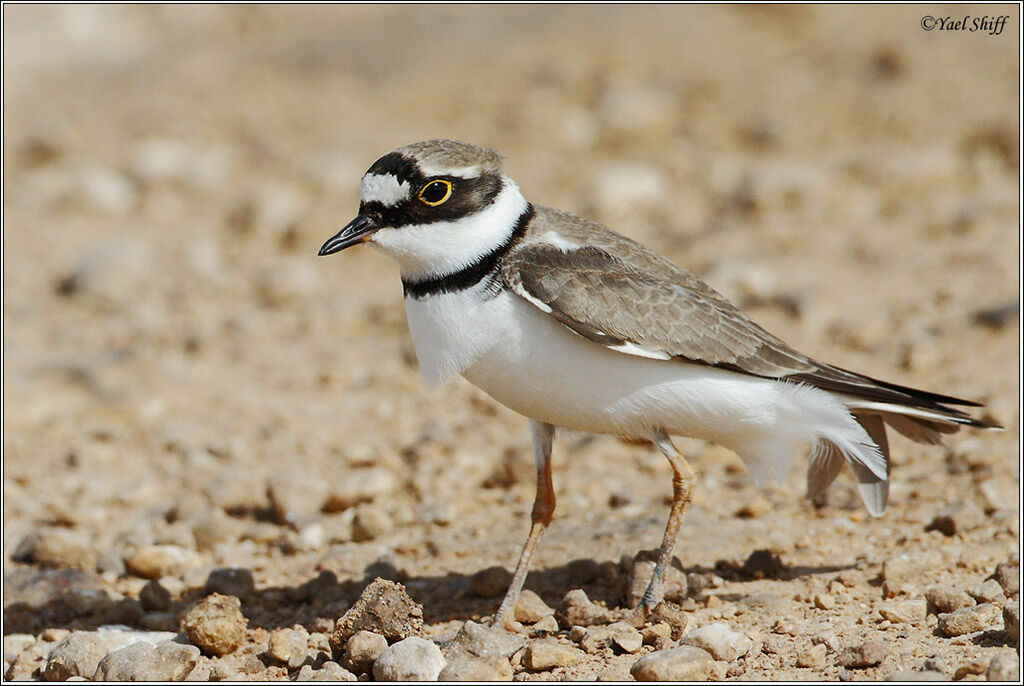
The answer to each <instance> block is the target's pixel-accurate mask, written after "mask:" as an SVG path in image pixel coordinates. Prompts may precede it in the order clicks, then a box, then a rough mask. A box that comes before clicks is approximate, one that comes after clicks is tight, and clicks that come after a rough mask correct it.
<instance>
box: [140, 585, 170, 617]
mask: <svg viewBox="0 0 1024 686" xmlns="http://www.w3.org/2000/svg"><path fill="white" fill-rule="evenodd" d="M171 601H172V598H171V592H170V591H168V590H167V588H165V587H164V586H162V585H161V583H160V581H158V580H156V579H152V580H150V581H147V582H146V585H145V586H143V587H142V590H141V591H139V604H140V605H142V609H143V610H166V609H167V608H169V607H170V606H171Z"/></svg>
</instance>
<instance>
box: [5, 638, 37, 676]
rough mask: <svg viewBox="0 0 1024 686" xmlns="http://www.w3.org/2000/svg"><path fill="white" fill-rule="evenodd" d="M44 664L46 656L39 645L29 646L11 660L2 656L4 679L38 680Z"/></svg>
mask: <svg viewBox="0 0 1024 686" xmlns="http://www.w3.org/2000/svg"><path fill="white" fill-rule="evenodd" d="M45 665H46V658H45V657H44V656H43V653H42V651H41V650H40V649H39V646H37V645H32V646H29V647H27V648H25V650H23V651H21V652H20V653H18V654H17V655H16V656H14V658H13V659H11V660H8V659H7V658H4V667H5V671H4V673H3V678H4V681H29V680H35V681H38V680H39V679H40V678H42V672H43V668H44V667H45Z"/></svg>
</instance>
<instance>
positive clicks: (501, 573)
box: [469, 567, 512, 598]
mask: <svg viewBox="0 0 1024 686" xmlns="http://www.w3.org/2000/svg"><path fill="white" fill-rule="evenodd" d="M511 583H512V572H510V571H508V570H507V569H505V568H504V567H488V568H487V569H481V570H480V571H478V572H476V573H475V574H473V576H471V577H469V592H470V593H472V594H473V595H475V596H477V597H479V598H497V597H498V596H500V595H503V594H504V593H505V591H506V590H507V589H508V586H509V584H511Z"/></svg>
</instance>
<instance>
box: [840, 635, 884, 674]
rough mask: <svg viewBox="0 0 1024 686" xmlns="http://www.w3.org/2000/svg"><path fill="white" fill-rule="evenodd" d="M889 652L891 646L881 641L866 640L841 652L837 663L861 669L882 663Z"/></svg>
mask: <svg viewBox="0 0 1024 686" xmlns="http://www.w3.org/2000/svg"><path fill="white" fill-rule="evenodd" d="M888 654H889V646H887V645H886V644H885V643H883V642H881V641H865V642H864V643H861V644H860V645H855V646H849V647H847V648H844V649H843V652H841V653H839V658H838V660H837V663H838V664H839V665H840V666H842V667H848V668H851V669H861V668H864V667H874V666H875V665H879V664H881V663H882V660H884V659H885V657H886V655H888Z"/></svg>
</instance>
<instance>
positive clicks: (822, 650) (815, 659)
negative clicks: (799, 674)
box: [796, 643, 828, 667]
mask: <svg viewBox="0 0 1024 686" xmlns="http://www.w3.org/2000/svg"><path fill="white" fill-rule="evenodd" d="M827 656H828V648H826V647H825V645H824V644H822V643H819V644H817V645H812V646H811V647H810V648H807V649H805V650H801V651H800V652H799V653H797V655H796V666H797V667H824V666H825V658H826V657H827Z"/></svg>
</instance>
